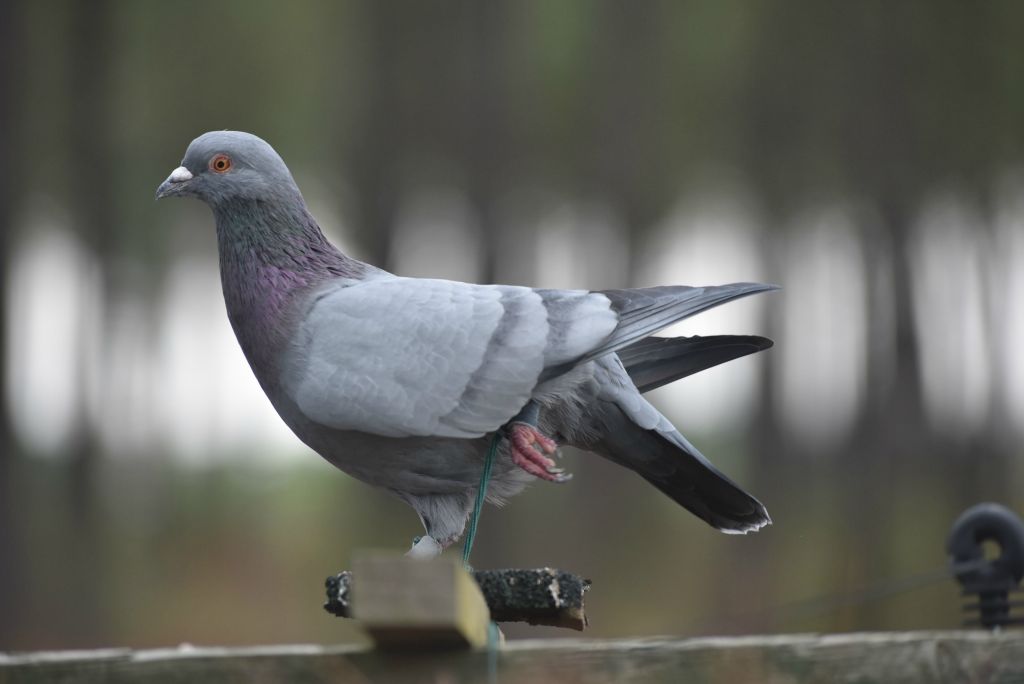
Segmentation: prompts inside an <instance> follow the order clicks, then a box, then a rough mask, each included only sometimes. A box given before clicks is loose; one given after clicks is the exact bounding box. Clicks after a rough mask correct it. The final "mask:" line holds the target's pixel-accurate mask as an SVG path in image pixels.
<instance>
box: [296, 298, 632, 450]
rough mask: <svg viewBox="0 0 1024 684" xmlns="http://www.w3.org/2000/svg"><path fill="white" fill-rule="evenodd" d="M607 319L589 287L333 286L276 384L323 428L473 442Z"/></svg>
mask: <svg viewBox="0 0 1024 684" xmlns="http://www.w3.org/2000/svg"><path fill="white" fill-rule="evenodd" d="M553 301H556V302H557V304H556V305H554V306H550V305H551V303H552V302H553ZM615 324H616V318H615V315H614V313H613V312H612V311H611V308H610V306H609V300H608V299H607V298H606V297H603V296H600V295H597V296H595V295H591V294H590V293H586V292H563V293H561V294H560V296H558V297H553V298H545V297H543V296H542V295H541V294H540V293H539V292H537V291H535V290H531V289H529V288H524V287H506V286H494V285H470V284H467V283H458V282H452V281H446V280H426V279H413V278H386V279H376V280H371V281H366V282H363V283H359V284H356V285H348V286H341V285H339V286H335V287H331V288H328V289H327V290H325V291H323V292H321V293H320V294H319V295H318V296H317V297H316V299H315V300H314V302H313V304H312V305H311V306H310V308H309V310H308V312H307V314H306V316H305V317H304V319H303V321H302V323H301V324H300V325H299V328H298V331H297V333H296V335H295V337H294V339H293V341H292V344H291V349H290V352H289V358H288V360H287V362H286V364H285V366H284V370H283V383H282V384H283V385H284V387H285V389H286V392H287V393H288V394H289V395H290V396H291V398H292V399H293V400H294V401H295V403H296V405H297V406H298V407H299V409H300V410H301V411H302V412H303V414H304V415H305V416H306V417H307V418H309V419H310V420H313V421H315V422H317V423H320V424H322V425H327V426H330V427H334V428H337V429H346V430H359V431H363V432H370V433H373V434H379V435H384V436H389V437H406V436H438V437H462V438H470V437H479V436H481V435H484V434H487V433H488V432H493V431H494V430H497V429H498V428H499V427H501V426H502V425H504V424H505V423H507V422H508V420H509V419H511V418H512V417H513V416H515V415H516V413H518V412H519V410H520V409H521V408H522V407H523V406H524V405H525V404H526V403H527V402H528V401H529V400H530V397H531V395H532V393H533V390H534V388H535V387H536V386H537V384H538V381H539V378H540V377H541V375H542V373H543V370H544V368H545V367H547V366H550V365H558V364H563V363H565V362H567V361H568V360H570V359H573V358H579V357H580V356H582V355H584V354H586V352H587V351H588V350H590V349H593V348H594V347H596V346H597V345H599V344H600V343H601V341H602V340H604V339H605V338H607V337H608V335H609V334H611V332H612V330H614V327H615Z"/></svg>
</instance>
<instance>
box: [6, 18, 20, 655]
mask: <svg viewBox="0 0 1024 684" xmlns="http://www.w3.org/2000/svg"><path fill="white" fill-rule="evenodd" d="M21 10H22V2H21V1H20V0H5V2H0V650H2V649H4V647H5V646H12V645H14V643H15V641H14V640H15V638H16V636H17V635H16V633H15V630H16V629H17V626H18V625H19V623H20V616H21V614H22V610H23V608H22V600H21V597H22V595H23V589H24V586H25V585H24V582H23V581H22V578H21V577H20V566H19V565H18V564H17V563H18V562H19V561H20V559H22V558H24V555H23V554H22V552H21V550H20V549H21V540H20V534H19V530H18V529H17V522H18V521H17V517H16V511H18V510H19V509H20V506H19V505H18V499H17V498H16V497H17V495H18V489H19V488H18V486H17V484H16V483H15V482H14V479H15V474H16V473H15V465H16V464H15V459H16V458H17V456H18V447H17V444H16V443H15V438H14V433H13V430H12V425H11V411H10V406H9V404H8V396H9V394H8V390H9V387H8V382H9V378H8V377H7V340H8V335H9V330H8V325H9V323H10V321H9V317H8V311H7V302H8V295H7V284H8V282H9V274H8V268H9V266H10V264H11V243H12V237H13V233H14V215H15V212H16V210H17V198H18V192H17V189H20V183H18V182H17V173H18V169H19V168H20V164H19V156H18V151H19V150H18V148H17V147H16V141H15V133H14V131H15V125H14V124H15V120H16V119H17V117H18V112H17V111H16V107H15V102H14V97H13V94H14V93H15V92H16V90H15V83H16V82H17V81H18V79H19V69H18V66H17V65H18V56H19V55H20V54H21V53H22V50H21V47H20V42H21V41H20V38H21V35H22V33H23V24H22V13H21Z"/></svg>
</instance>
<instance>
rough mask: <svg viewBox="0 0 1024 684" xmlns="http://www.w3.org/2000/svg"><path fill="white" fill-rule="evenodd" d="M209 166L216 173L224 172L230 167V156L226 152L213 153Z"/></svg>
mask: <svg viewBox="0 0 1024 684" xmlns="http://www.w3.org/2000/svg"><path fill="white" fill-rule="evenodd" d="M210 168H211V169H212V170H213V171H216V172H217V173H224V172H225V171H227V170H228V169H230V168H231V157H229V156H228V155H226V154H218V155H215V156H214V158H213V159H211V160H210Z"/></svg>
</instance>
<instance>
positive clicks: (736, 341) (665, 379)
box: [618, 335, 772, 392]
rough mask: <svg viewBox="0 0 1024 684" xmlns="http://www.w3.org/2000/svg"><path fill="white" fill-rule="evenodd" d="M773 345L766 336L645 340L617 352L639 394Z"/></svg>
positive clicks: (717, 336) (715, 336)
mask: <svg viewBox="0 0 1024 684" xmlns="http://www.w3.org/2000/svg"><path fill="white" fill-rule="evenodd" d="M771 346H772V341H771V340H769V339H768V338H767V337H758V336H756V335H714V336H710V337H648V338H646V339H643V340H640V341H639V342H634V343H633V344H631V345H629V346H628V347H625V348H624V349H620V350H619V351H618V356H619V360H620V361H622V365H623V366H625V367H626V372H627V373H629V377H630V379H632V380H633V384H634V385H636V387H637V389H638V390H640V391H641V392H649V391H650V390H653V389H656V388H658V387H661V386H662V385H667V384H668V383H670V382H675V381H676V380H679V379H680V378H685V377H686V376H688V375H693V374H694V373H697V372H700V371H702V370H705V369H707V368H711V367H713V366H717V365H719V364H721V363H725V362H726V361H732V360H733V359H738V358H740V357H741V356H746V355H748V354H753V353H755V352H759V351H763V350H765V349H768V348H769V347H771Z"/></svg>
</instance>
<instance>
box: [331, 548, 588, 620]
mask: <svg viewBox="0 0 1024 684" xmlns="http://www.w3.org/2000/svg"><path fill="white" fill-rule="evenodd" d="M423 562H424V561H416V563H423ZM472 574H473V579H475V580H476V583H477V585H479V587H480V591H481V593H482V594H483V598H484V601H485V602H486V604H487V608H488V609H489V610H490V614H491V619H492V620H494V621H495V622H527V623H529V624H531V625H549V626H553V627H566V628H568V629H575V630H578V631H583V629H584V627H586V626H587V617H586V614H585V612H584V609H583V595H584V594H585V593H586V591H587V590H588V589H589V588H590V580H586V579H583V578H581V577H579V576H577V575H573V574H572V573H568V572H565V571H563V570H554V569H552V568H540V569H536V570H517V569H509V570H476V571H474V572H473V573H472ZM354 586H358V583H357V582H356V581H355V580H354V574H353V573H352V572H350V571H348V570H346V571H344V572H340V573H338V574H337V575H332V576H330V577H328V578H327V602H326V603H324V609H325V610H326V611H327V612H329V613H331V614H332V615H336V616H338V617H358V612H353V600H352V599H353V587H354ZM417 589H422V590H423V591H430V590H431V589H430V587H421V588H420V587H418V588H417Z"/></svg>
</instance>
